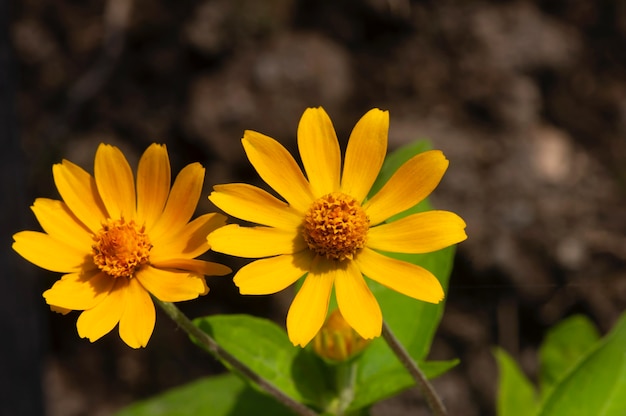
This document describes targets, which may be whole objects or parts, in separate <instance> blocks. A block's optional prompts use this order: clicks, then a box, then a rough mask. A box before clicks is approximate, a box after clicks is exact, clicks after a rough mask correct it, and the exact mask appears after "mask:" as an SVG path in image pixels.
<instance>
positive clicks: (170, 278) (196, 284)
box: [135, 266, 209, 302]
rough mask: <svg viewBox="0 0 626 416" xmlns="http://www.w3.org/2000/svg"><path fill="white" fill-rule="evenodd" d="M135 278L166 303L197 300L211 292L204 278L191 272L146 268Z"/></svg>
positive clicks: (136, 274)
mask: <svg viewBox="0 0 626 416" xmlns="http://www.w3.org/2000/svg"><path fill="white" fill-rule="evenodd" d="M135 278H136V279H137V280H139V282H140V283H141V285H142V286H143V287H144V288H146V290H147V291H148V292H150V293H152V294H153V295H154V296H156V297H157V298H158V299H160V300H162V301H164V302H180V301H183V300H190V299H195V298H197V297H198V296H199V295H204V294H206V293H207V292H208V291H209V289H208V287H207V285H206V281H205V280H204V277H203V276H200V275H196V274H190V273H189V272H174V271H169V270H160V269H156V268H154V267H151V266H146V267H142V268H141V269H140V270H139V271H138V272H137V273H135Z"/></svg>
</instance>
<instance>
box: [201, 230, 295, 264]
mask: <svg viewBox="0 0 626 416" xmlns="http://www.w3.org/2000/svg"><path fill="white" fill-rule="evenodd" d="M207 238H208V241H209V245H210V246H211V249H213V250H214V251H217V252H219V253H225V254H230V255H231V256H239V257H248V258H258V257H270V256H278V255H280V254H292V253H297V252H299V251H301V250H303V249H305V248H306V247H307V245H306V242H305V241H304V238H303V237H302V234H301V233H300V231H299V230H296V229H294V230H279V229H278V228H269V227H240V226H238V225H237V224H230V225H227V226H225V227H222V228H218V229H217V230H215V231H213V232H212V233H211V234H209V236H208V237H207Z"/></svg>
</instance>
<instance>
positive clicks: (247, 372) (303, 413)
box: [153, 298, 318, 416]
mask: <svg viewBox="0 0 626 416" xmlns="http://www.w3.org/2000/svg"><path fill="white" fill-rule="evenodd" d="M153 299H154V302H155V303H156V304H157V305H159V306H160V307H161V309H163V311H165V313H167V314H168V316H169V317H170V318H172V320H173V321H174V322H176V324H177V325H178V326H179V327H180V328H181V329H183V330H184V331H185V332H186V333H187V334H188V335H189V336H191V337H192V338H194V339H196V341H198V342H199V343H200V344H202V345H203V346H204V347H206V348H207V349H208V351H209V352H210V353H211V354H213V356H214V357H215V358H217V359H219V360H222V361H224V362H226V363H227V364H228V366H230V368H232V369H233V370H234V371H236V372H238V373H239V374H241V375H242V376H244V377H245V378H247V379H248V380H251V381H253V382H254V383H256V384H257V385H258V386H259V387H261V389H263V390H264V391H265V392H267V393H268V394H270V395H272V396H274V398H275V399H276V400H278V401H279V402H281V403H282V404H283V405H285V406H287V407H288V408H290V409H291V410H293V411H294V412H295V413H296V414H298V415H300V416H318V414H317V413H316V412H314V411H313V410H311V409H310V408H308V407H307V406H305V405H303V404H302V403H300V402H298V401H296V400H294V399H292V398H291V397H289V396H288V395H287V394H285V393H284V392H283V391H282V390H280V389H279V388H278V387H276V386H274V385H273V384H272V383H270V382H269V381H267V380H266V379H264V378H263V377H261V376H260V375H259V374H257V373H256V372H254V371H253V370H252V369H251V368H250V367H248V366H247V365H245V364H244V363H242V362H241V361H239V360H238V359H237V358H235V357H234V356H233V355H231V354H230V353H229V352H228V351H226V350H225V349H223V348H222V347H221V346H220V345H219V344H218V343H217V341H215V340H214V339H213V338H212V337H211V336H210V335H209V334H207V333H206V332H204V331H202V330H201V329H200V328H198V327H197V326H195V325H194V324H193V322H191V320H190V319H189V318H188V317H187V316H186V315H185V314H184V313H183V312H182V311H181V310H180V309H178V307H177V306H176V305H174V304H173V303H170V302H163V301H161V300H159V299H156V298H153Z"/></svg>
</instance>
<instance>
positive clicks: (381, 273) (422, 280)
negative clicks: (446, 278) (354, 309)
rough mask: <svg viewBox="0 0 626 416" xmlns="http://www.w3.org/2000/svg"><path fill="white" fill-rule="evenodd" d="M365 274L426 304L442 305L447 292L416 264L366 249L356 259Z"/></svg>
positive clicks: (431, 275) (433, 277)
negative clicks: (440, 303)
mask: <svg viewBox="0 0 626 416" xmlns="http://www.w3.org/2000/svg"><path fill="white" fill-rule="evenodd" d="M355 261H356V263H357V265H358V266H359V268H360V269H361V272H362V273H363V274H364V275H365V276H367V277H369V278H370V279H372V280H375V281H377V282H378V283H380V284H382V285H384V286H387V287H388V288H390V289H393V290H395V291H397V292H400V293H402V294H404V295H406V296H410V297H412V298H414V299H418V300H422V301H424V302H430V303H439V302H441V301H442V300H443V297H444V292H443V288H442V287H441V283H439V280H437V278H436V277H435V276H434V275H433V274H432V273H431V272H429V271H428V270H426V269H424V268H423V267H420V266H417V265H415V264H411V263H407V262H404V261H400V260H396V259H392V258H391V257H387V256H384V255H382V254H379V253H377V252H375V251H374V250H370V249H368V248H364V249H363V250H362V251H361V252H360V253H359V254H358V255H357V256H356V258H355Z"/></svg>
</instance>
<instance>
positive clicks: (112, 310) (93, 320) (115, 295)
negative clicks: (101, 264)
mask: <svg viewBox="0 0 626 416" xmlns="http://www.w3.org/2000/svg"><path fill="white" fill-rule="evenodd" d="M126 286H128V279H124V278H122V279H115V285H114V286H113V289H112V290H111V291H110V292H109V295H108V296H106V297H105V298H104V299H103V300H102V302H100V303H98V304H97V305H96V306H94V307H93V308H91V309H87V310H86V311H84V312H83V313H81V314H80V316H79V317H78V321H76V328H77V329H78V335H79V336H80V337H81V338H88V339H89V341H91V342H94V341H96V340H98V339H100V338H102V336H103V335H105V334H108V333H109V332H111V330H112V329H113V328H115V325H117V323H118V322H119V321H120V318H121V317H122V313H123V312H124V307H125V306H126V303H125V293H124V292H125V289H126Z"/></svg>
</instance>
